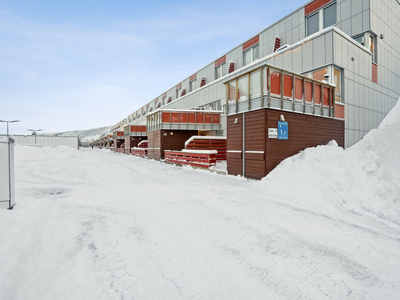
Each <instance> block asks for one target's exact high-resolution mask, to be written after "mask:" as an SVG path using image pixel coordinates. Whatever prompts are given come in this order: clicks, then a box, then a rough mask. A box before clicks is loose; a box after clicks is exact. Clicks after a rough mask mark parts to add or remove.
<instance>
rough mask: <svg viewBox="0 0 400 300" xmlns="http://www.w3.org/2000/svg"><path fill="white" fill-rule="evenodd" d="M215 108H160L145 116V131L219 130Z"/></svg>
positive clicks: (219, 112) (218, 118) (219, 113)
mask: <svg viewBox="0 0 400 300" xmlns="http://www.w3.org/2000/svg"><path fill="white" fill-rule="evenodd" d="M221 113H222V111H219V110H218V111H217V110H177V109H161V110H158V111H155V112H154V113H153V114H151V115H148V116H147V131H154V130H160V129H169V130H171V129H172V130H220V129H221V124H220V115H221Z"/></svg>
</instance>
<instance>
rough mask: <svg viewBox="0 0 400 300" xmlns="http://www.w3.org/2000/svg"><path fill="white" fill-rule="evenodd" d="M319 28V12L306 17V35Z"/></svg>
mask: <svg viewBox="0 0 400 300" xmlns="http://www.w3.org/2000/svg"><path fill="white" fill-rule="evenodd" d="M318 30H319V13H316V14H314V15H312V16H310V17H308V18H307V35H311V34H313V33H316V32H317V31H318Z"/></svg>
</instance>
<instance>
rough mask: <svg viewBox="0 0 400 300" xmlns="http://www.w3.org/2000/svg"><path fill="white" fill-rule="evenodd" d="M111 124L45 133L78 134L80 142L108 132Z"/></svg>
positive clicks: (95, 138)
mask: <svg viewBox="0 0 400 300" xmlns="http://www.w3.org/2000/svg"><path fill="white" fill-rule="evenodd" d="M110 127H111V126H106V127H99V128H93V129H87V130H75V131H65V132H53V133H46V134H45V135H53V136H79V139H80V140H81V142H86V141H92V140H97V139H98V138H100V136H101V135H102V134H103V133H107V132H109V130H110Z"/></svg>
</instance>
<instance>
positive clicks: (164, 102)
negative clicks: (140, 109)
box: [162, 96, 167, 105]
mask: <svg viewBox="0 0 400 300" xmlns="http://www.w3.org/2000/svg"><path fill="white" fill-rule="evenodd" d="M166 101H167V96H165V97H163V98H162V105H165V104H166Z"/></svg>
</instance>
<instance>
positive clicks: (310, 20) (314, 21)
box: [306, 2, 337, 36]
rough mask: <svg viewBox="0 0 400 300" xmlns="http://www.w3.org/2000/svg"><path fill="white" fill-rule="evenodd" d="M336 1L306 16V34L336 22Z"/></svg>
mask: <svg viewBox="0 0 400 300" xmlns="http://www.w3.org/2000/svg"><path fill="white" fill-rule="evenodd" d="M336 9H337V7H336V2H335V3H333V4H331V5H329V6H326V7H324V8H321V9H319V10H317V11H316V12H315V13H313V14H312V15H310V16H307V17H306V30H307V36H308V35H310V34H313V33H316V32H318V31H319V30H322V29H324V28H327V27H329V26H332V25H334V24H336V22H337V20H336V15H337V12H336Z"/></svg>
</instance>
